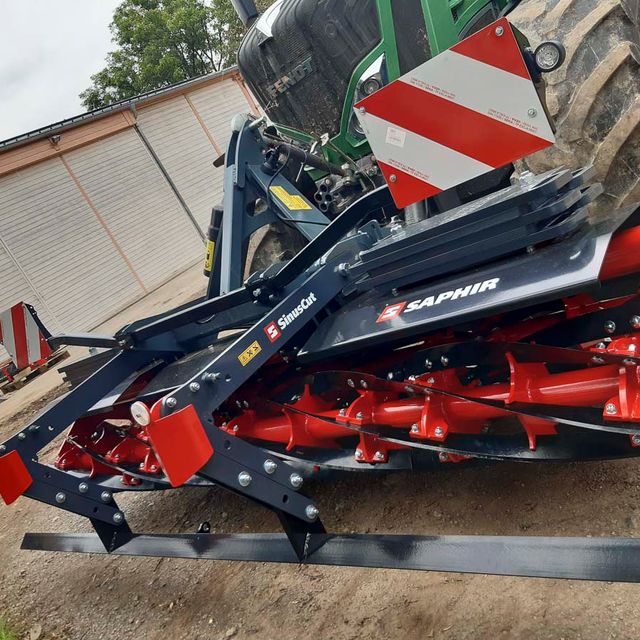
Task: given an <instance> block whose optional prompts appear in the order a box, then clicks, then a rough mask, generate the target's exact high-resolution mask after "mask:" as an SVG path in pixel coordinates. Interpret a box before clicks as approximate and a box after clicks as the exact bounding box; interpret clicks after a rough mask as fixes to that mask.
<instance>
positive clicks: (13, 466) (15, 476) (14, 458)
mask: <svg viewBox="0 0 640 640" xmlns="http://www.w3.org/2000/svg"><path fill="white" fill-rule="evenodd" d="M32 482H33V478H32V477H31V474H30V473H29V470H28V469H27V467H26V465H25V464H24V462H23V461H22V458H21V457H20V454H19V453H18V452H17V451H12V452H11V453H7V455H5V456H0V496H2V499H3V500H4V503H5V504H7V505H9V504H11V503H12V502H15V501H16V500H17V499H18V498H19V497H20V496H21V495H22V494H23V493H24V492H25V491H26V490H27V489H28V488H29V487H30V486H31V483H32Z"/></svg>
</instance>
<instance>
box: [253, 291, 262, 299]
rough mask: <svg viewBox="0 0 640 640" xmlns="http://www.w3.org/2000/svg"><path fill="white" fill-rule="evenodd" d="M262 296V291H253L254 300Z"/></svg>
mask: <svg viewBox="0 0 640 640" xmlns="http://www.w3.org/2000/svg"><path fill="white" fill-rule="evenodd" d="M261 295H262V289H254V290H253V297H254V298H259V297H260V296H261Z"/></svg>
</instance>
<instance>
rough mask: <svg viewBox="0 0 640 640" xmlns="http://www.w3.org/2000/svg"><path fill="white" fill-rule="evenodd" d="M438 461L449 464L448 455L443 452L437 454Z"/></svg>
mask: <svg viewBox="0 0 640 640" xmlns="http://www.w3.org/2000/svg"><path fill="white" fill-rule="evenodd" d="M438 460H440V462H449V454H448V453H444V452H442V453H439V454H438Z"/></svg>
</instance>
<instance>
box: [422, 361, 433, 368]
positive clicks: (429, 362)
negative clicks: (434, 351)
mask: <svg viewBox="0 0 640 640" xmlns="http://www.w3.org/2000/svg"><path fill="white" fill-rule="evenodd" d="M424 366H425V369H431V367H433V362H431V360H425V361H424Z"/></svg>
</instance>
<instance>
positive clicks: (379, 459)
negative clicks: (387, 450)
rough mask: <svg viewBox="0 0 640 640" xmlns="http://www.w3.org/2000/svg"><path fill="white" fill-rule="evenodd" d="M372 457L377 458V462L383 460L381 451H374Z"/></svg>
mask: <svg viewBox="0 0 640 640" xmlns="http://www.w3.org/2000/svg"><path fill="white" fill-rule="evenodd" d="M373 459H374V460H378V462H382V461H383V460H384V453H383V452H382V451H376V453H375V455H374V456H373Z"/></svg>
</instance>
